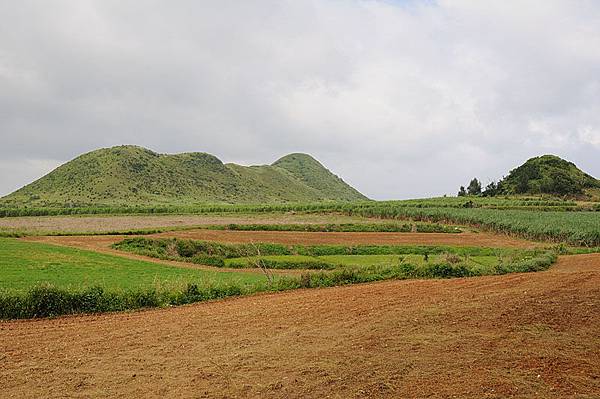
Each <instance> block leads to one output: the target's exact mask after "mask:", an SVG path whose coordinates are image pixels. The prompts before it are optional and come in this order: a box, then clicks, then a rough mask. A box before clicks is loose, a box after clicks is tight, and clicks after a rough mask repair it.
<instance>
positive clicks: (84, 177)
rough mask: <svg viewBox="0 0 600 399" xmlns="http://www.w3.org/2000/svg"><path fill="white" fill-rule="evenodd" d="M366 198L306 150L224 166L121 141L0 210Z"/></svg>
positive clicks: (201, 156) (209, 158)
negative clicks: (259, 161) (263, 161)
mask: <svg viewBox="0 0 600 399" xmlns="http://www.w3.org/2000/svg"><path fill="white" fill-rule="evenodd" d="M362 199H366V197H365V196H363V195H362V194H360V193H359V192H358V191H356V190H355V189H354V188H352V187H350V186H349V185H347V184H346V183H344V182H343V181H342V180H341V179H340V178H338V177H337V176H335V175H334V174H332V173H331V172H330V171H329V170H327V169H326V168H325V167H324V166H322V165H321V164H320V163H319V162H317V161H316V160H315V159H313V158H312V157H310V156H309V155H300V154H293V155H290V156H288V157H284V158H282V159H280V160H279V161H277V162H276V163H275V164H273V165H272V166H269V165H264V166H249V167H246V166H240V165H235V164H223V163H222V162H221V161H220V160H219V159H218V158H216V157H215V156H213V155H210V154H206V153H184V154H175V155H167V154H157V153H155V152H153V151H150V150H148V149H145V148H141V147H137V146H118V147H112V148H105V149H100V150H96V151H92V152H89V153H86V154H83V155H81V156H79V157H77V158H75V159H74V160H72V161H70V162H67V163H66V164H64V165H61V166H59V167H58V168H57V169H55V170H54V171H52V172H51V173H49V174H48V175H46V176H44V177H42V178H41V179H39V180H36V181H35V182H33V183H31V184H29V185H27V186H25V187H23V188H21V189H20V190H17V191H15V192H14V193H12V194H10V195H8V196H6V197H4V198H3V199H2V201H1V205H3V206H4V207H11V206H14V207H17V206H24V205H27V206H29V207H48V206H70V207H81V206H86V205H94V206H99V205H115V204H128V205H134V204H135V205H149V204H165V203H169V204H184V203H185V204H202V203H204V204H206V203H285V202H319V201H354V200H362Z"/></svg>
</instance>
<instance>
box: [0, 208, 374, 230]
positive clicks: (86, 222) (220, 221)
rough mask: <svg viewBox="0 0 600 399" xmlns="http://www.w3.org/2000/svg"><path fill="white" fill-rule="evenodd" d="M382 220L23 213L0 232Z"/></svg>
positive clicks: (5, 221)
mask: <svg viewBox="0 0 600 399" xmlns="http://www.w3.org/2000/svg"><path fill="white" fill-rule="evenodd" d="M333 222H335V223H361V222H363V223H364V222H369V223H382V222H384V221H383V220H381V219H375V218H365V217H361V216H347V215H338V214H307V213H269V214H256V213H254V214H238V213H223V214H209V215H192V214H190V215H170V214H168V215H131V216H121V215H106V216H24V217H10V218H0V232H2V231H5V232H23V233H29V234H45V233H61V232H62V233H69V234H71V233H78V232H79V233H103V232H112V231H115V232H118V231H130V230H142V229H160V228H182V227H190V226H207V225H224V224H231V223H235V224H247V223H252V224H292V223H293V224H307V223H311V224H317V223H333Z"/></svg>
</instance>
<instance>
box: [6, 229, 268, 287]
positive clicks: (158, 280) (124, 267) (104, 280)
mask: <svg viewBox="0 0 600 399" xmlns="http://www.w3.org/2000/svg"><path fill="white" fill-rule="evenodd" d="M0 271H1V278H0V292H5V293H14V292H26V291H27V290H29V289H31V288H33V287H35V286H39V285H41V284H50V285H52V286H54V287H57V288H62V289H69V290H82V289H86V288H90V287H102V288H105V289H107V290H137V289H150V288H158V287H173V286H176V287H179V286H181V285H185V284H188V283H196V284H201V285H202V284H214V285H219V284H222V283H233V284H255V283H259V282H263V281H264V276H262V275H260V274H256V273H228V272H221V271H217V270H216V271H206V270H194V269H186V268H178V267H172V266H162V265H160V264H157V263H151V262H144V261H140V260H133V259H126V258H122V257H118V256H112V255H106V254H100V253H96V252H92V251H84V250H79V249H73V248H65V247H58V246H54V245H47V244H39V243H30V242H23V241H18V240H15V239H9V238H0Z"/></svg>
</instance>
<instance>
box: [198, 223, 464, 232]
mask: <svg viewBox="0 0 600 399" xmlns="http://www.w3.org/2000/svg"><path fill="white" fill-rule="evenodd" d="M209 228H210V229H213V230H239V231H306V232H378V233H410V232H415V233H460V232H461V230H460V229H459V228H458V227H454V226H445V225H441V224H438V223H338V224H334V223H329V224H228V225H217V226H210V227H209Z"/></svg>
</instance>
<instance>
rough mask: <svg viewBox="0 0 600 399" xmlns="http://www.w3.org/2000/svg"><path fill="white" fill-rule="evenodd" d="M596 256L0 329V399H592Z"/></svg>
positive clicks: (599, 271)
mask: <svg viewBox="0 0 600 399" xmlns="http://www.w3.org/2000/svg"><path fill="white" fill-rule="evenodd" d="M599 307H600V255H581V256H572V257H565V258H562V259H560V261H559V263H558V264H557V265H555V266H554V267H553V268H551V270H550V271H547V272H540V273H529V274H513V275H506V276H492V277H479V278H471V279H454V280H426V281H419V280H413V281H393V282H384V283H377V284H365V285H355V286H349V287H340V288H329V289H320V290H299V291H292V292H287V293H282V294H269V295H258V296H252V297H245V298H239V299H231V300H225V301H218V302H212V303H201V304H195V305H191V306H185V307H179V308H174V309H162V310H152V311H145V312H136V313H122V314H109V315H98V316H81V317H65V318H60V319H55V320H34V321H17V322H4V323H0V387H2V388H1V390H2V396H3V397H30V398H37V397H123V398H131V397H165V396H166V397H190V398H192V397H194V398H202V397H206V398H208V397H210V398H214V397H216V398H220V397H223V398H225V397H227V398H231V397H274V398H287V397H298V398H301V397H302V398H305V397H309V398H323V397H332V398H353V397H356V398H364V397H394V398H397V397H407V398H422V397H432V398H451V397H469V398H506V397H519V398H534V397H535V398H538V397H544V398H566V397H573V398H574V397H578V398H598V397H600V334H599V333H598V332H599V331H600V312H599V311H598V309H599Z"/></svg>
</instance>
